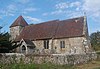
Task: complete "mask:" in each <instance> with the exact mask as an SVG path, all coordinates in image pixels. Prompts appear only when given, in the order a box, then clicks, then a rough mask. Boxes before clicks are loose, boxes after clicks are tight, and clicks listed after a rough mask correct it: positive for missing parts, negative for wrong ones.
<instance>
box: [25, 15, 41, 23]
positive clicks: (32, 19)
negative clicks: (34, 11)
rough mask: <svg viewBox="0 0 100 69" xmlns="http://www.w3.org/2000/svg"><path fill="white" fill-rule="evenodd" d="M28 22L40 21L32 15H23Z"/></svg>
mask: <svg viewBox="0 0 100 69" xmlns="http://www.w3.org/2000/svg"><path fill="white" fill-rule="evenodd" d="M24 17H25V18H26V19H27V20H28V21H29V22H30V23H39V22H42V20H41V19H38V18H33V17H30V16H24Z"/></svg>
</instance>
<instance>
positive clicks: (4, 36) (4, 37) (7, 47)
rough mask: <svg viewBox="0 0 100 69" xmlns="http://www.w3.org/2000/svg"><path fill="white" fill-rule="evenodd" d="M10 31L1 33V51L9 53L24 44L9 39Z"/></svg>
mask: <svg viewBox="0 0 100 69" xmlns="http://www.w3.org/2000/svg"><path fill="white" fill-rule="evenodd" d="M9 38H10V35H9V33H8V32H7V33H0V53H8V52H10V51H12V50H13V49H15V48H17V47H18V46H20V45H21V44H22V42H21V43H19V44H17V43H16V42H11V41H9Z"/></svg>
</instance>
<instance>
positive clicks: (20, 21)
mask: <svg viewBox="0 0 100 69" xmlns="http://www.w3.org/2000/svg"><path fill="white" fill-rule="evenodd" d="M27 25H28V24H27V22H26V21H25V19H24V18H23V17H22V16H19V17H18V18H17V19H16V20H15V21H14V22H13V24H12V25H11V26H10V28H11V27H15V26H27Z"/></svg>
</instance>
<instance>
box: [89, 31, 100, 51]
mask: <svg viewBox="0 0 100 69" xmlns="http://www.w3.org/2000/svg"><path fill="white" fill-rule="evenodd" d="M90 39H91V45H92V47H93V48H94V50H100V32H99V31H97V32H94V33H92V34H91V35H90Z"/></svg>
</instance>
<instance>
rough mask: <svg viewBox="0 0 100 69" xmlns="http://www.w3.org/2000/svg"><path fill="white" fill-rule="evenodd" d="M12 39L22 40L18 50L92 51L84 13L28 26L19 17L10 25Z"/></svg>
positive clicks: (27, 51) (73, 52) (29, 51)
mask: <svg viewBox="0 0 100 69" xmlns="http://www.w3.org/2000/svg"><path fill="white" fill-rule="evenodd" d="M10 35H11V38H10V40H12V41H15V42H17V43H20V42H22V44H21V46H19V47H17V48H16V52H17V53H24V54H33V53H34V52H35V51H36V50H37V51H39V53H40V54H84V53H88V52H91V44H90V40H89V35H88V26H87V20H86V17H85V16H82V17H77V18H71V19H67V20H52V21H47V22H42V23H38V24H31V25H29V24H28V23H27V22H26V21H25V19H24V18H23V17H22V16H19V17H18V18H17V19H16V20H15V21H14V22H13V23H12V25H11V26H10Z"/></svg>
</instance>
